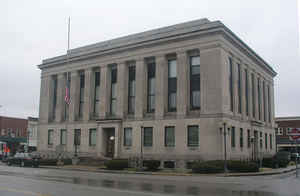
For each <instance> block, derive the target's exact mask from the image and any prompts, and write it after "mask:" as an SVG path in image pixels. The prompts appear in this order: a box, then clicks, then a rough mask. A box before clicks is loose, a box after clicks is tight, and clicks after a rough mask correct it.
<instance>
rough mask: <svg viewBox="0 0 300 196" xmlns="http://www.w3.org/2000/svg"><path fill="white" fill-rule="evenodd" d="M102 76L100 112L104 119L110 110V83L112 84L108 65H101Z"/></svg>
mask: <svg viewBox="0 0 300 196" xmlns="http://www.w3.org/2000/svg"><path fill="white" fill-rule="evenodd" d="M100 74H101V76H100V112H99V117H100V118H101V119H104V118H105V117H106V115H107V113H108V111H109V106H110V102H109V97H110V95H109V88H108V87H109V85H110V76H109V68H108V66H103V67H101V73H100Z"/></svg>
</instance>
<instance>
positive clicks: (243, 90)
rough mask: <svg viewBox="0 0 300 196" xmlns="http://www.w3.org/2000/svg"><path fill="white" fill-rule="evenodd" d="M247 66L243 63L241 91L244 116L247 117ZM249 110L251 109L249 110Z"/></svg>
mask: <svg viewBox="0 0 300 196" xmlns="http://www.w3.org/2000/svg"><path fill="white" fill-rule="evenodd" d="M245 69H246V67H245V66H244V64H241V92H242V116H243V118H244V119H245V118H246V116H247V114H246V106H247V104H246V75H245V73H246V72H245ZM248 111H249V110H248Z"/></svg>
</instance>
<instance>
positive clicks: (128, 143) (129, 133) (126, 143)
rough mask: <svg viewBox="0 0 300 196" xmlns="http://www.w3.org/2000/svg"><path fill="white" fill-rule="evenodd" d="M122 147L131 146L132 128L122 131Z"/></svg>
mask: <svg viewBox="0 0 300 196" xmlns="http://www.w3.org/2000/svg"><path fill="white" fill-rule="evenodd" d="M124 146H132V128H125V129H124Z"/></svg>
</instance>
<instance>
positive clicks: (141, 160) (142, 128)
mask: <svg viewBox="0 0 300 196" xmlns="http://www.w3.org/2000/svg"><path fill="white" fill-rule="evenodd" d="M143 132H144V127H143V126H141V153H140V170H141V171H142V170H143Z"/></svg>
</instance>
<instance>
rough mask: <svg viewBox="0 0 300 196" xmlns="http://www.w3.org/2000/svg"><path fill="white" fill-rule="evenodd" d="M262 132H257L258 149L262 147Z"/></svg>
mask: <svg viewBox="0 0 300 196" xmlns="http://www.w3.org/2000/svg"><path fill="white" fill-rule="evenodd" d="M262 140H263V133H262V132H259V146H260V149H262V148H263V141H262Z"/></svg>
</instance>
